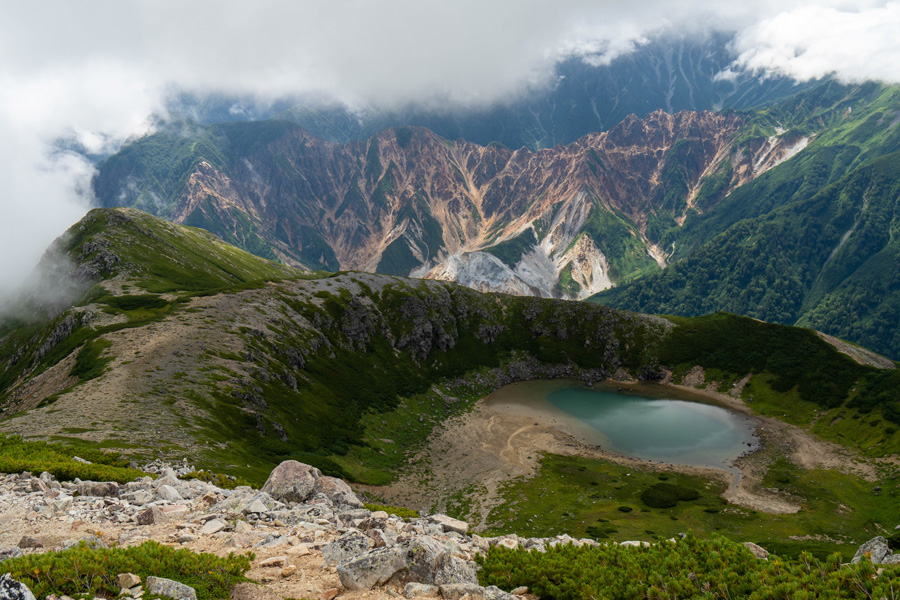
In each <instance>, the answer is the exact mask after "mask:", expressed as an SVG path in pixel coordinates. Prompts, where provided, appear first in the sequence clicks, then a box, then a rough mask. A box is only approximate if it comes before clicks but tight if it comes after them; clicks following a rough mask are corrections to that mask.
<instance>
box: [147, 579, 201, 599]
mask: <svg viewBox="0 0 900 600" xmlns="http://www.w3.org/2000/svg"><path fill="white" fill-rule="evenodd" d="M146 586H147V593H148V594H158V595H160V596H167V597H169V598H174V599H175V600H197V591H196V590H194V588H192V587H191V586H189V585H185V584H183V583H180V582H178V581H172V580H171V579H165V578H163V577H153V576H150V577H148V578H147V583H146Z"/></svg>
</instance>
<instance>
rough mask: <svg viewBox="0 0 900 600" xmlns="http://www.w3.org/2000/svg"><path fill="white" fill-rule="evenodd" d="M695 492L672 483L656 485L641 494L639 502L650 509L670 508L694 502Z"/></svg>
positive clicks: (696, 493) (696, 495) (696, 494)
mask: <svg viewBox="0 0 900 600" xmlns="http://www.w3.org/2000/svg"><path fill="white" fill-rule="evenodd" d="M699 497H700V493H699V492H698V491H697V490H692V489H691V488H688V487H684V486H682V485H675V484H672V483H657V484H655V485H651V486H650V487H648V488H647V489H646V490H644V491H643V492H641V502H643V503H644V504H646V505H647V506H649V507H651V508H671V507H673V506H675V505H676V504H678V503H679V502H681V501H690V500H696V499H697V498H699Z"/></svg>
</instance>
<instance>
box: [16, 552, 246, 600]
mask: <svg viewBox="0 0 900 600" xmlns="http://www.w3.org/2000/svg"><path fill="white" fill-rule="evenodd" d="M254 558H255V557H254V555H253V554H247V555H235V554H229V555H228V556H227V557H219V556H216V555H214V554H207V553H202V554H198V553H196V552H191V551H190V550H185V549H181V550H175V549H173V548H169V547H168V546H164V545H162V544H160V543H158V542H153V541H149V542H144V543H143V544H141V545H140V546H133V547H130V548H122V549H118V548H89V547H88V546H87V545H86V544H84V543H83V542H82V543H81V544H79V545H78V546H76V547H74V548H70V549H69V550H63V551H61V552H47V553H43V554H30V555H28V556H23V557H21V558H12V559H9V560H7V561H4V563H3V570H4V572H9V573H10V574H11V575H12V576H13V578H14V579H17V580H18V581H21V582H22V583H24V584H25V585H27V586H28V587H29V588H30V589H31V591H32V592H33V593H34V595H35V597H37V598H44V597H46V596H47V595H48V594H57V595H60V596H61V595H63V594H67V595H69V596H73V597H79V596H88V597H92V596H103V597H106V598H114V597H116V595H118V593H119V586H118V584H117V583H116V576H117V575H118V574H119V573H134V574H135V575H138V576H140V577H141V578H142V579H144V578H146V577H147V576H148V575H155V576H157V577H165V578H166V579H172V580H175V581H180V582H182V583H184V584H186V585H189V586H191V587H193V588H194V589H195V590H197V600H214V599H216V598H228V597H229V596H230V594H231V589H232V588H233V587H234V586H235V585H236V584H237V583H240V582H242V581H247V578H246V577H244V573H246V572H247V571H248V570H249V569H250V561H252V560H253V559H254Z"/></svg>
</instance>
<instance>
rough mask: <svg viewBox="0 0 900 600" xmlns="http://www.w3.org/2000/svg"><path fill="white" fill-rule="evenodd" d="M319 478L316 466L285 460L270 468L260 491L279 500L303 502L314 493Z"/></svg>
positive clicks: (320, 476) (319, 472)
mask: <svg viewBox="0 0 900 600" xmlns="http://www.w3.org/2000/svg"><path fill="white" fill-rule="evenodd" d="M321 478H322V472H321V471H319V470H318V469H317V468H315V467H311V466H309V465H306V464H303V463H301V462H297V461H296V460H286V461H284V462H283V463H281V464H280V465H278V466H277V467H275V468H274V469H273V470H272V472H271V473H270V474H269V478H268V479H266V483H265V484H264V485H263V486H262V489H261V491H263V492H266V493H268V494H270V495H271V496H272V497H273V498H275V499H276V500H279V501H281V502H295V503H297V502H304V501H305V500H306V499H307V498H309V497H310V496H312V495H313V494H314V493H315V490H316V484H317V483H318V481H319V480H320V479H321Z"/></svg>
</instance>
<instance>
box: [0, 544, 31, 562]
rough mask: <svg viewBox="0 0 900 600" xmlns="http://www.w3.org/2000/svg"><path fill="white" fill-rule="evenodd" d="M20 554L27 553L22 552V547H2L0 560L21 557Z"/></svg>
mask: <svg viewBox="0 0 900 600" xmlns="http://www.w3.org/2000/svg"><path fill="white" fill-rule="evenodd" d="M20 556H25V553H24V552H22V549H21V548H17V547H15V546H7V547H5V548H0V561H4V560H8V559H10V558H19V557H20Z"/></svg>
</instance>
